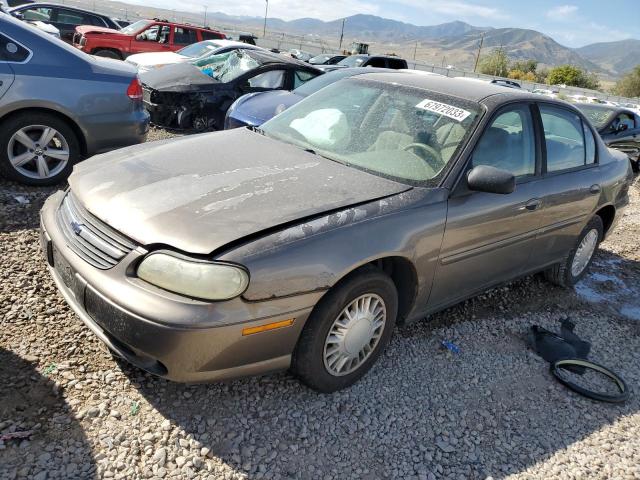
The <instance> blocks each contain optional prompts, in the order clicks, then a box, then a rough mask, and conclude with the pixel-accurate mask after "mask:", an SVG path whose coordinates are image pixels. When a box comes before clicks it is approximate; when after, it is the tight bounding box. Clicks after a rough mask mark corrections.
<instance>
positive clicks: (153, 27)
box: [73, 19, 227, 60]
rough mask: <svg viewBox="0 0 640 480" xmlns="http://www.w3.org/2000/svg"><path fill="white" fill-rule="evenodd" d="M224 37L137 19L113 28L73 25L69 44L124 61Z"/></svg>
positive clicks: (220, 34)
mask: <svg viewBox="0 0 640 480" xmlns="http://www.w3.org/2000/svg"><path fill="white" fill-rule="evenodd" d="M224 38H227V37H226V35H225V34H224V33H221V32H217V31H215V30H211V29H209V28H203V27H196V26H194V25H186V24H181V23H173V22H169V21H166V20H157V19H156V20H140V21H138V22H135V23H132V24H131V25H129V26H127V27H124V28H123V29H122V30H113V29H110V28H104V27H93V26H89V25H81V26H78V27H76V33H75V35H74V36H73V45H74V46H75V47H76V48H79V49H80V50H82V51H83V52H85V53H90V54H92V55H98V56H100V57H109V58H117V59H120V60H124V59H125V58H127V57H128V56H129V55H133V54H135V53H146V52H167V51H168V52H173V51H176V50H180V49H181V48H184V47H185V46H186V45H191V44H192V43H196V42H201V41H203V40H216V39H224Z"/></svg>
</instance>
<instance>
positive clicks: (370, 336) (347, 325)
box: [324, 294, 387, 377]
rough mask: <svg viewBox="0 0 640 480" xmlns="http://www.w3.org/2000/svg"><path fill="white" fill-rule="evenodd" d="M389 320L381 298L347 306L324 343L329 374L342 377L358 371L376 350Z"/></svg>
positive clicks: (372, 297)
mask: <svg viewBox="0 0 640 480" xmlns="http://www.w3.org/2000/svg"><path fill="white" fill-rule="evenodd" d="M386 321H387V309H386V306H385V304H384V300H382V298H381V297H379V296H378V295H375V294H366V295H362V296H360V297H358V298H356V299H355V300H353V301H352V302H351V303H350V304H349V305H347V306H346V307H345V308H344V309H343V310H342V312H340V314H339V315H338V317H337V318H336V319H335V320H334V322H333V325H332V326H331V328H330V329H329V333H328V334H327V338H326V340H325V342H324V367H325V368H326V369H327V372H329V373H330V374H331V375H333V376H335V377H341V376H343V375H348V374H349V373H351V372H353V371H355V370H357V369H358V368H359V367H360V366H361V365H362V364H363V363H364V362H365V361H366V360H367V358H369V356H370V355H371V354H372V353H373V351H374V350H375V349H376V347H377V345H378V342H379V341H380V337H382V332H383V331H384V325H385V322H386Z"/></svg>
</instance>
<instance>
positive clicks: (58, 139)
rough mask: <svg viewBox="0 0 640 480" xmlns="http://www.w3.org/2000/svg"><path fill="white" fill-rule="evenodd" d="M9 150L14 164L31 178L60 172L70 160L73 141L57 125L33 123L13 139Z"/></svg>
mask: <svg viewBox="0 0 640 480" xmlns="http://www.w3.org/2000/svg"><path fill="white" fill-rule="evenodd" d="M7 154H8V157H9V162H10V163H11V166H12V167H13V168H15V169H16V170H17V171H18V173H20V174H21V175H24V176H25V177H29V178H36V179H46V178H51V177H54V176H56V175H57V174H58V173H60V172H61V171H62V170H64V168H65V167H66V165H67V163H68V162H69V144H68V143H67V140H66V139H65V138H64V137H63V136H62V134H61V133H60V132H58V131H57V130H56V129H55V128H51V127H48V126H46V125H29V126H28V127H23V128H21V129H20V130H18V131H17V132H16V133H14V134H13V135H12V136H11V139H9V145H8V146H7Z"/></svg>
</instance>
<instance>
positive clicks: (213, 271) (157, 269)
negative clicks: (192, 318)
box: [138, 252, 249, 300]
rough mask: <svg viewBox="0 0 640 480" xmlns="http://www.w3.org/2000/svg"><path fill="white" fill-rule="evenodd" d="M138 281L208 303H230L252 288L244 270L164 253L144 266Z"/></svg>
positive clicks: (139, 273)
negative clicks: (209, 301)
mask: <svg viewBox="0 0 640 480" xmlns="http://www.w3.org/2000/svg"><path fill="white" fill-rule="evenodd" d="M138 277H140V278H141V279H142V280H145V281H147V282H149V283H151V284H153V285H156V286H157V287H160V288H163V289H165V290H169V291H170V292H175V293H180V294H182V295H187V296H189V297H194V298H202V299H206V300H230V299H232V298H235V297H237V296H239V295H242V293H244V291H245V290H246V289H247V286H248V285H249V275H248V274H247V272H246V271H245V270H243V269H242V268H240V267H236V266H234V265H229V264H226V263H215V262H208V261H204V260H198V259H195V258H185V257H178V256H175V255H170V254H167V253H160V252H159V253H151V254H150V255H148V256H147V257H146V258H145V259H144V260H143V261H142V263H140V265H139V266H138Z"/></svg>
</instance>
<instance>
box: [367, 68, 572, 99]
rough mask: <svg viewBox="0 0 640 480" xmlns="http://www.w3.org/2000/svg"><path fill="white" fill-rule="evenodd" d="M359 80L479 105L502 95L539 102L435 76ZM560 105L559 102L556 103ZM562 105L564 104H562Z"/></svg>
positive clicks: (483, 84) (485, 85)
mask: <svg viewBox="0 0 640 480" xmlns="http://www.w3.org/2000/svg"><path fill="white" fill-rule="evenodd" d="M358 78H359V79H365V80H375V81H379V82H384V83H394V84H399V85H404V86H407V87H415V88H422V89H424V90H430V91H432V92H436V93H441V94H443V95H450V96H453V97H457V98H460V99H463V100H468V101H471V102H476V103H480V102H481V101H482V100H484V99H485V98H487V97H491V96H495V95H502V96H505V97H507V96H508V97H509V98H510V99H514V100H518V99H521V100H534V101H539V100H540V96H539V95H534V94H533V93H529V92H527V91H523V90H518V89H515V88H505V87H503V86H500V85H496V84H493V83H488V82H467V81H465V80H463V79H461V78H451V77H443V76H436V75H415V74H413V73H407V72H394V73H371V74H368V75H361V76H359V77H358ZM558 103H560V102H558ZM562 103H563V104H564V102H562Z"/></svg>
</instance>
